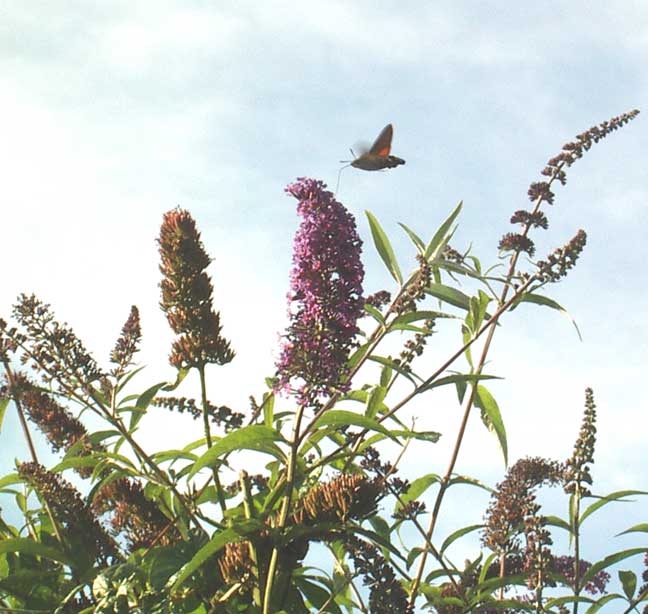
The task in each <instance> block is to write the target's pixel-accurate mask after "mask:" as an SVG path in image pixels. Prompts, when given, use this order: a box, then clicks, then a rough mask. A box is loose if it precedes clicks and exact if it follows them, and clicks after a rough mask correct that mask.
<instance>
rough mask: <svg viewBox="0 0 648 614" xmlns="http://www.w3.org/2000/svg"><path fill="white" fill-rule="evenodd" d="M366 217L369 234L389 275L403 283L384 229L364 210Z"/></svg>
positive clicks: (400, 283)
mask: <svg viewBox="0 0 648 614" xmlns="http://www.w3.org/2000/svg"><path fill="white" fill-rule="evenodd" d="M365 214H366V215H367V219H368V220H369V227H370V228H371V236H372V237H373V240H374V245H375V246H376V249H377V250H378V253H379V254H380V257H381V258H382V261H383V262H384V263H385V266H386V267H387V270H388V271H389V272H390V273H391V276H392V277H393V278H394V279H395V280H396V281H397V282H398V283H399V285H401V286H402V285H403V274H402V273H401V271H400V267H399V266H398V262H397V261H396V256H395V255H394V250H393V249H392V246H391V244H390V243H389V239H388V238H387V235H386V234H385V231H384V230H383V229H382V227H381V226H380V223H379V222H378V220H377V219H376V218H375V217H374V215H373V214H372V213H371V212H370V211H365Z"/></svg>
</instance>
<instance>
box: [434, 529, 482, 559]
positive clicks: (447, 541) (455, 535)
mask: <svg viewBox="0 0 648 614" xmlns="http://www.w3.org/2000/svg"><path fill="white" fill-rule="evenodd" d="M484 526H485V525H483V524H471V525H470V526H467V527H462V528H461V529H458V530H456V531H455V532H454V533H451V534H450V535H448V537H446V538H445V540H444V542H443V544H442V545H441V550H439V554H440V555H441V556H443V553H444V552H445V551H446V550H447V548H448V547H449V546H450V545H451V544H452V542H454V541H455V540H457V539H459V538H460V537H463V536H464V535H467V534H468V533H472V532H473V531H477V530H478V529H482V528H483V527H484Z"/></svg>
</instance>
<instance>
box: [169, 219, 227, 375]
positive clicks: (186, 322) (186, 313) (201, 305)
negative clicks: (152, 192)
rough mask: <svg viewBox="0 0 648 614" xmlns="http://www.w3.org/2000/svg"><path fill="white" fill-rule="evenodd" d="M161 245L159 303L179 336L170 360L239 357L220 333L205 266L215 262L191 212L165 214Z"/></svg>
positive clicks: (181, 363) (199, 364)
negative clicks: (206, 247) (160, 293)
mask: <svg viewBox="0 0 648 614" xmlns="http://www.w3.org/2000/svg"><path fill="white" fill-rule="evenodd" d="M158 245H159V249H160V271H161V272H162V275H163V279H162V281H161V282H160V288H161V289H162V300H161V302H160V306H161V307H162V310H163V311H164V313H165V314H166V316H167V320H168V322H169V325H170V326H171V328H172V329H173V331H174V332H175V333H176V334H177V335H178V337H177V339H176V340H175V341H174V342H173V348H172V351H171V356H170V358H169V362H170V363H171V364H172V365H173V366H174V367H176V368H189V367H196V368H203V367H204V366H205V365H206V364H209V363H215V364H219V365H224V364H226V363H228V362H230V361H231V360H232V359H233V358H234V352H233V351H232V349H231V348H230V344H229V341H227V340H226V339H225V338H224V337H223V336H222V335H221V323H220V314H218V313H217V312H215V311H214V309H213V306H212V293H213V287H212V283H211V280H210V279H209V276H208V275H207V273H205V269H206V268H207V266H208V265H209V263H210V262H211V260H210V258H209V256H208V255H207V252H206V251H205V248H204V247H203V244H202V241H201V240H200V233H199V232H198V230H197V229H196V223H195V221H194V219H193V218H192V217H191V214H190V213H189V212H188V211H185V210H183V209H173V210H172V211H168V212H167V213H165V214H164V220H163V222H162V226H161V228H160V237H159V239H158Z"/></svg>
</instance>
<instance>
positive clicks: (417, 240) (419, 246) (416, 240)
mask: <svg viewBox="0 0 648 614" xmlns="http://www.w3.org/2000/svg"><path fill="white" fill-rule="evenodd" d="M398 225H399V226H400V227H401V228H402V229H403V230H404V231H405V232H406V233H407V235H408V236H409V238H410V239H411V240H412V243H414V245H415V246H416V249H417V250H418V252H419V254H423V253H425V243H423V239H421V237H419V236H418V235H417V234H416V233H415V232H414V231H413V230H412V229H411V228H409V227H407V226H405V224H403V223H402V222H398Z"/></svg>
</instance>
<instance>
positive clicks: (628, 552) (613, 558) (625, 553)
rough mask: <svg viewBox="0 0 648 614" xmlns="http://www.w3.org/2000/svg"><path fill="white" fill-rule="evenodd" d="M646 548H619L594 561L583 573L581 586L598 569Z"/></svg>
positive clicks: (643, 551)
mask: <svg viewBox="0 0 648 614" xmlns="http://www.w3.org/2000/svg"><path fill="white" fill-rule="evenodd" d="M645 552H646V548H630V549H628V550H621V551H620V552H615V553H614V554H610V555H609V556H606V557H605V558H604V559H602V560H600V561H598V562H597V563H594V564H593V565H592V566H591V567H590V568H589V569H588V570H587V571H586V572H585V573H584V574H583V578H582V579H581V586H585V585H586V584H587V583H588V582H589V581H590V580H591V579H592V578H593V577H594V576H595V575H596V574H597V573H598V572H599V571H602V570H603V569H607V568H608V567H610V565H614V564H615V563H618V562H619V561H623V560H624V559H627V558H629V557H631V556H635V555H637V554H645Z"/></svg>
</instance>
